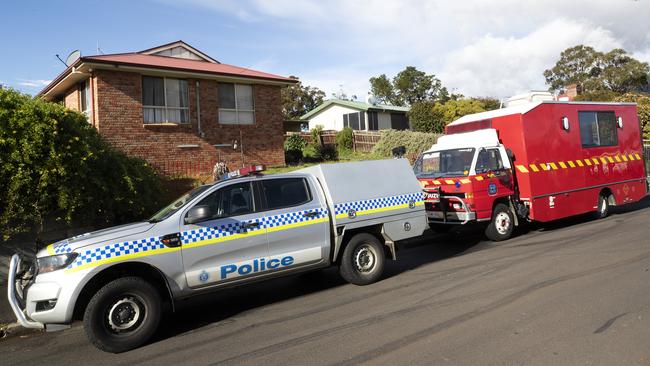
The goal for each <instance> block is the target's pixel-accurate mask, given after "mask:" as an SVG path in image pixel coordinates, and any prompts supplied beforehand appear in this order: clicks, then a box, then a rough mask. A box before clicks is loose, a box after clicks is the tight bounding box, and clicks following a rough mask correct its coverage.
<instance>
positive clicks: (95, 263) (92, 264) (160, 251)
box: [65, 247, 181, 273]
mask: <svg viewBox="0 0 650 366" xmlns="http://www.w3.org/2000/svg"><path fill="white" fill-rule="evenodd" d="M179 250H181V247H176V248H161V249H154V250H147V251H145V252H139V253H131V254H125V255H120V256H117V257H111V258H105V259H100V260H97V261H93V262H90V263H85V264H81V265H79V266H76V267H73V268H70V269H67V268H66V269H65V271H66V272H67V273H72V272H77V271H81V270H83V269H86V268H92V267H97V266H101V265H102V264H109V263H116V262H123V261H128V260H130V259H135V258H140V257H148V256H152V255H157V254H167V253H172V252H176V251H179Z"/></svg>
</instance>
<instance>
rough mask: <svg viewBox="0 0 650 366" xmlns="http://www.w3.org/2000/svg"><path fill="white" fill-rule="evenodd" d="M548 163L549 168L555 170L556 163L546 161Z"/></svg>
mask: <svg viewBox="0 0 650 366" xmlns="http://www.w3.org/2000/svg"><path fill="white" fill-rule="evenodd" d="M548 164H549V165H550V166H551V168H553V170H557V165H555V163H548Z"/></svg>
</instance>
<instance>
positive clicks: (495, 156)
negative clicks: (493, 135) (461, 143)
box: [476, 149, 503, 173]
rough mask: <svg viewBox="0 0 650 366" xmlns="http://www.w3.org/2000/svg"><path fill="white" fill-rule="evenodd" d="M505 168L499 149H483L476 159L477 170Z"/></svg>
mask: <svg viewBox="0 0 650 366" xmlns="http://www.w3.org/2000/svg"><path fill="white" fill-rule="evenodd" d="M501 169H503V162H502V161H501V154H500V153H499V150H497V149H482V150H481V151H479V153H478V157H477V159H476V172H477V173H483V172H489V171H496V170H501Z"/></svg>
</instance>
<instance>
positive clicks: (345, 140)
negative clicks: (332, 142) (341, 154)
mask: <svg viewBox="0 0 650 366" xmlns="http://www.w3.org/2000/svg"><path fill="white" fill-rule="evenodd" d="M336 146H337V147H338V148H339V151H341V150H347V151H350V150H352V149H353V148H354V131H353V130H352V128H350V127H345V128H344V129H342V130H341V131H339V132H338V133H337V134H336Z"/></svg>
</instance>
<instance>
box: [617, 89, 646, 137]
mask: <svg viewBox="0 0 650 366" xmlns="http://www.w3.org/2000/svg"><path fill="white" fill-rule="evenodd" d="M614 101H615V102H632V103H636V107H637V112H638V113H639V122H641V133H642V134H643V138H644V139H646V140H647V139H650V94H641V93H627V94H624V95H621V96H619V97H616V98H615V99H614ZM623 123H625V122H623Z"/></svg>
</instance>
